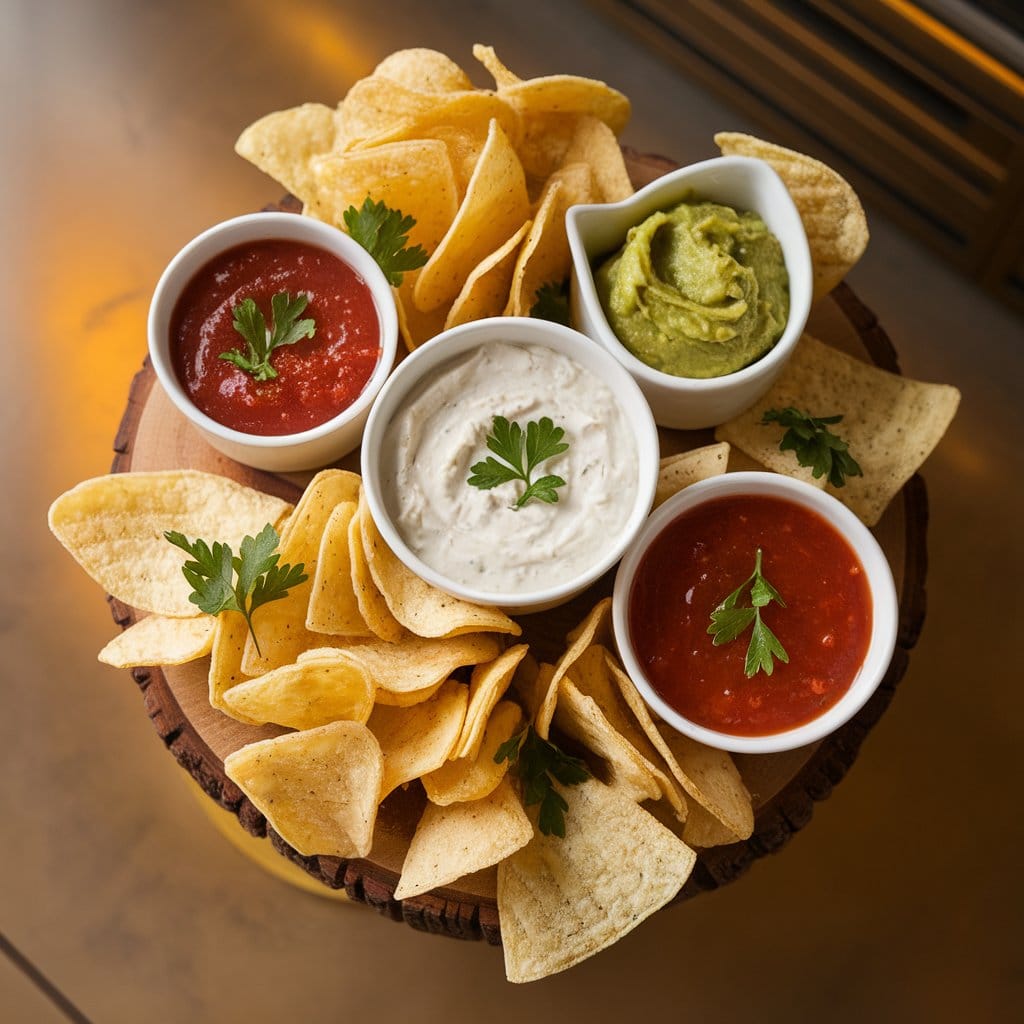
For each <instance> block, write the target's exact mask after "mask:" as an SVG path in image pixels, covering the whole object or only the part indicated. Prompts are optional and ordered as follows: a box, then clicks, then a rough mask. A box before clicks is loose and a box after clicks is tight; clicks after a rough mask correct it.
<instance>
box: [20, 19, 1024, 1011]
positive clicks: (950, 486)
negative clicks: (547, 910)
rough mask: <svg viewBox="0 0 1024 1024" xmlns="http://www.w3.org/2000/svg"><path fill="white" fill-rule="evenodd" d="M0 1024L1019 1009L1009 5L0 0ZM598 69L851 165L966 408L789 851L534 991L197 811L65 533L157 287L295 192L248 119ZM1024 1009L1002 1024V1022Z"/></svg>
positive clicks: (874, 285)
mask: <svg viewBox="0 0 1024 1024" xmlns="http://www.w3.org/2000/svg"><path fill="white" fill-rule="evenodd" d="M0 12H2V14H0V16H2V25H0V29H2V30H0V57H2V59H0V105H2V110H3V121H4V131H3V136H2V142H0V159H2V174H3V189H2V193H0V196H2V198H0V203H2V218H0V223H2V224H3V239H4V245H3V247H2V250H0V253H2V254H0V260H2V267H0V270H2V273H0V288H2V296H3V303H4V311H5V317H4V319H5V322H7V324H8V327H7V328H6V329H5V331H4V336H3V340H2V346H3V347H2V352H3V365H4V368H5V371H6V372H5V373H4V376H3V400H2V401H0V417H2V425H3V433H4V438H5V443H4V444H3V446H2V447H0V466H2V472H3V481H2V493H3V502H4V508H5V512H4V517H3V518H4V523H5V526H4V529H3V531H2V534H0V558H2V562H0V564H2V566H3V568H4V570H5V571H4V577H5V583H4V585H3V587H2V589H0V637H2V640H3V646H2V648H0V652H2V656H3V657H2V661H0V664H2V666H3V668H2V674H0V678H2V680H3V701H4V707H3V713H2V714H0V744H2V749H3V752H4V770H3V772H2V773H0V812H2V814H3V821H4V827H3V842H2V843H0V1019H2V1020H4V1021H12V1022H20V1021H61V1020H68V1019H70V1020H83V1019H85V1020H91V1021H102V1022H107V1021H137V1020H140V1019H146V1020H151V1021H160V1022H162V1021H179V1020H190V1021H205V1020H219V1021H226V1022H233V1021H245V1020H255V1021H259V1020H271V1019H278V1018H283V1019H289V1020H303V1021H330V1020H336V1019H349V1018H352V1017H355V1016H358V1017H359V1018H360V1019H362V1020H370V1021H390V1020H406V1019H412V1018H414V1017H415V1019H417V1020H418V1021H451V1020H455V1021H461V1020H466V1019H470V1018H473V1019H486V1020H489V1021H493V1022H504V1021H513V1020H519V1019H524V1018H532V1019H534V1020H543V1021H548V1020H551V1021H554V1020H563V1019H580V1018H583V1017H586V1018H587V1019H589V1020H593V1021H616V1020H619V1019H621V1018H628V1019H635V1018H637V1017H638V1016H639V1015H640V1014H652V1015H653V1014H668V1015H671V1016H672V1017H678V1018H686V1019H692V1020H701V1021H736V1020H748V1019H749V1020H754V1019H756V1020H758V1021H783V1020H785V1021H793V1020H798V1021H802V1020H819V1019H825V1018H827V1019H829V1020H831V1021H833V1022H845V1021H861V1020H881V1021H889V1020H891V1021H954V1020H964V1019H969V1020H971V1021H1002V1020H1009V1019H1012V1018H1013V1017H1014V1015H1015V1013H1016V1012H1019V1006H1020V1005H1021V999H1022V996H1024V991H1022V989H1024V986H1022V977H1024V969H1022V968H1024V965H1022V962H1021V942H1020V935H1021V924H1022V914H1021V911H1022V886H1021V883H1020V871H1019V866H1020V853H1019V851H1020V849H1021V839H1022V835H1021V828H1020V824H1019V822H1020V815H1019V803H1020V776H1021V771H1020V763H1019V751H1020V750H1021V749H1022V743H1021V741H1022V729H1021V713H1022V710H1024V701H1022V699H1021V671H1020V664H1021V659H1020V657H1019V655H1018V653H1017V646H1016V640H1015V634H1016V628H1017V627H1016V621H1015V620H1016V617H1017V615H1019V614H1020V613H1021V612H1022V611H1024V608H1022V603H1021V600H1020V588H1019V584H1018V580H1019V575H1020V573H1021V571H1022V570H1024V565H1022V558H1021V554H1022V544H1021V539H1020V523H1021V522H1022V521H1024V516H1022V512H1024V508H1022V501H1021V497H1022V491H1024V484H1022V479H1024V459H1022V457H1021V442H1022V440H1024V431H1022V429H1021V428H1022V426H1024V413H1022V403H1021V399H1020V391H1021V385H1022V383H1024V373H1022V369H1024V356H1022V352H1024V348H1022V344H1024V338H1022V332H1021V320H1020V316H1019V313H1018V312H1017V311H1018V310H1019V309H1020V308H1021V304H1022V282H1024V270H1022V241H1024V231H1022V227H1024V208H1022V202H1021V198H1022V193H1024V146H1022V134H1021V133H1022V124H1024V86H1022V79H1021V72H1022V70H1024V62H1022V57H1021V53H1022V42H1021V35H1020V31H1021V15H1020V8H1019V5H1018V4H1015V3H1012V2H1006V3H998V2H988V3H972V4H969V3H964V2H960V0H945V2H943V0H929V2H927V3H925V2H921V3H916V4H913V3H909V2H903V0H874V2H869V0H837V2H826V0H806V2H796V0H771V2H768V0H765V2H754V0H750V2H746V0H734V2H726V3H712V2H700V0H692V2H676V3H667V2H665V3H657V2H653V0H631V2H629V3H619V2H610V0H601V2H597V3H583V2H575V0H572V2H546V0H516V2H515V3H503V2H494V0H492V2H480V0H478V2H474V3H470V2H466V3H459V2H454V0H431V2H430V3H424V2H419V3H417V2H412V0H376V2H375V3H373V4H365V3H355V2H340V0H339V2H333V3H332V2H328V0H291V2H290V3H288V4H282V3H276V2H258V0H248V2H246V0H228V2H221V3H210V2H198V0H197V2H178V3H170V2H158V0H151V2H143V3H140V2H132V0H2V2H0ZM474 42H482V43H486V44H490V45H493V46H494V47H495V48H496V49H497V51H498V53H499V55H500V56H501V57H502V58H503V59H504V60H505V62H506V63H507V64H508V65H509V66H510V67H511V68H512V69H513V70H515V71H516V72H518V73H519V74H520V75H523V76H532V75H538V74H548V73H556V72H572V73H576V74H581V75H586V76H589V77H594V78H599V79H604V80H605V81H607V82H609V83H610V84H612V85H614V86H616V87H617V88H618V89H620V90H621V91H622V92H624V93H626V95H628V96H629V97H630V98H631V100H632V101H633V111H634V113H633V120H632V122H631V123H630V125H629V126H628V127H627V129H626V131H625V133H624V136H623V142H624V143H626V144H628V145H631V146H634V147H635V148H637V149H639V150H641V151H646V152H654V153H660V154H663V155H665V156H668V157H671V158H673V159H675V160H677V161H680V162H691V161H694V160H698V159H702V158H706V157H710V156H713V155H716V149H715V147H714V144H713V142H712V135H713V134H714V132H715V131H718V130H724V129H732V130H740V131H753V132H760V133H761V134H763V135H764V136H765V137H768V138H770V139H773V140H774V141H777V142H780V143H783V144H787V145H792V146H795V147H796V148H801V149H803V150H804V151H806V152H809V153H812V154H813V155H815V156H818V157H820V158H822V159H824V160H826V161H828V162H831V163H833V164H834V165H835V166H837V167H838V168H839V169H840V170H842V171H843V173H845V174H847V175H848V176H849V177H850V179H851V181H853V182H854V183H855V184H856V186H857V187H858V189H859V190H860V191H861V193H862V195H863V196H864V198H865V201H866V206H867V209H868V214H869V218H870V223H871V229H872V242H871V244H870V246H869V248H868V252H867V254H866V256H865V258H864V259H863V261H862V262H861V264H860V265H859V266H858V267H857V268H856V269H855V270H854V271H853V273H852V275H851V278H850V283H851V285H852V286H853V288H854V289H855V291H856V293H857V294H858V296H859V297H860V298H861V300H862V301H863V302H864V303H866V304H867V305H868V306H869V307H870V308H871V309H873V310H874V312H875V313H876V314H877V316H878V318H879V320H880V321H881V323H882V324H883V326H884V327H885V328H886V330H887V331H888V333H889V334H890V336H891V337H892V339H893V341H894V343H895V346H896V348H897V350H898V352H899V355H900V361H901V365H902V368H903V372H904V373H906V374H908V375H909V376H913V377H916V378H919V379H922V380H932V381H939V382H945V383H953V384H956V385H957V386H958V387H959V388H960V389H961V390H962V392H963V404H962V406H961V408H960V411H959V414H958V416H957V419H956V420H955V422H954V424H953V426H952V428H951V430H950V432H949V434H948V435H947V437H946V438H945V440H944V441H943V442H942V444H941V445H940V447H939V449H938V450H937V451H936V452H935V453H934V454H933V455H932V457H931V458H930V459H929V461H928V462H927V463H926V465H925V467H924V470H923V475H924V477H925V480H926V482H927V486H928V493H929V497H930V503H931V517H930V524H929V551H930V566H929V569H928V617H927V620H926V622H925V628H924V632H923V635H922V637H921V639H920V642H919V643H918V646H917V648H916V650H915V651H914V653H913V655H912V657H911V662H910V668H909V671H908V673H907V675H906V678H905V679H904V681H903V682H902V684H901V686H900V688H899V691H898V693H897V696H896V699H895V701H894V703H893V704H892V706H891V708H890V709H889V711H888V712H887V713H886V715H885V716H884V718H883V719H882V721H881V722H880V724H879V725H878V726H877V727H876V728H875V729H874V731H873V732H872V733H871V735H870V736H869V737H868V739H867V741H866V743H865V745H864V747H863V749H862V752H861V755H860V758H859V760H858V762H857V764H856V765H855V766H854V768H853V770H852V771H851V773H850V774H849V776H848V777H847V778H846V780H845V781H844V782H843V783H842V785H841V786H839V787H838V788H837V789H836V791H835V792H834V793H833V795H832V796H831V797H830V798H829V800H827V801H826V802H825V803H823V804H820V805H819V806H818V808H817V810H816V812H815V816H814V820H813V821H812V822H811V824H810V825H809V826H808V827H807V828H806V829H805V830H804V831H803V832H801V833H800V834H799V835H798V836H797V837H796V838H795V839H794V840H793V841H792V842H791V843H790V844H789V845H788V846H787V847H785V848H784V849H783V851H782V852H781V853H780V854H778V855H777V856H774V857H770V858H766V859H764V860H762V861H759V862H758V863H757V864H755V866H754V867H753V869H752V870H751V871H750V872H749V873H748V874H747V875H746V876H745V877H744V878H742V879H741V880H740V881H738V882H737V883H735V884H733V885H731V886H728V887H727V888H724V889H722V890H720V891H718V892H715V893H711V894H705V895H702V896H700V897H699V898H697V899H696V900H694V901H692V902H690V903H687V904H684V905H681V906H678V907H673V908H670V909H668V910H666V911H664V912H662V913H660V914H657V915H655V917H653V918H652V919H650V920H649V921H648V922H646V923H645V924H644V925H643V926H642V927H640V928H639V929H638V930H636V931H635V932H633V933H632V934H630V935H629V936H627V937H626V938H625V939H623V940H622V941H621V942H619V943H618V944H617V945H616V946H615V947H614V948H612V949H611V950H608V951H606V952H605V953H602V954H600V955H598V956H597V957H594V958H593V959H591V960H590V961H588V962H586V963H585V964H583V965H581V966H580V967H577V968H575V969H573V970H572V971H570V972H569V973H567V974H564V975H560V976H557V977H554V978H551V979H548V980H546V981H544V982H540V983H536V984H534V985H532V986H528V987H525V988H516V987H513V986H510V985H508V984H506V982H505V981H504V971H503V965H502V961H501V953H500V951H498V950H496V949H493V948H489V947H486V946H484V945H482V944H468V943H459V942H456V941H452V940H446V939H442V938H439V937H435V936H430V935H424V934H420V933H417V932H414V931H412V930H411V929H409V928H407V927H405V926H402V925H398V924H394V923H392V922H390V921H387V920H384V919H382V918H378V917H376V916H375V915H374V914H373V913H372V912H370V911H368V910H366V909H364V908H360V907H352V906H345V905H341V904H338V903H334V902H331V901H329V900H327V899H323V898H321V897H319V896H316V895H311V894H307V893H305V892H302V891H299V890H298V889H296V888H294V887H292V886H290V885H288V884H286V883H284V882H282V881H279V880H278V879H276V878H274V877H272V876H271V875H270V874H268V873H267V872H265V871H263V870H262V869H261V868H259V867H258V866H256V865H255V864H254V863H253V862H252V861H251V860H250V859H249V858H247V857H244V856H243V855H242V854H240V853H239V852H238V851H237V850H236V849H235V848H234V847H233V846H232V845H231V844H229V843H228V842H226V841H225V840H224V838H223V837H222V836H221V835H220V834H219V833H218V832H217V831H215V830H214V829H213V828H211V827H210V825H209V823H208V820H207V817H206V815H205V814H204V812H203V810H202V809H201V807H200V806H199V804H198V803H197V801H196V799H195V798H194V795H193V793H192V792H191V789H190V787H191V783H190V782H189V780H188V778H187V777H186V776H185V774H184V773H183V772H182V771H181V770H180V769H179V768H178V767H177V766H176V765H175V763H174V761H173V759H172V758H171V757H170V755H169V754H168V753H167V752H166V750H165V749H164V748H163V746H162V744H161V743H160V741H159V740H158V738H157V736H156V734H155V733H154V731H153V729H152V727H151V725H150V723H149V722H147V720H146V714H145V710H144V708H143V705H142V701H141V699H140V697H139V694H138V692H137V690H136V688H135V686H134V684H133V682H132V680H131V677H130V675H129V674H128V673H127V672H123V671H117V670H114V669H110V668H107V667H105V666H101V665H99V664H98V663H97V662H96V652H97V651H98V650H99V649H100V647H102V646H103V644H104V643H105V642H106V641H107V640H108V639H110V638H111V637H112V636H113V634H114V632H115V626H114V624H113V622H112V621H111V618H110V615H109V612H108V609H107V606H106V604H105V602H104V600H103V597H102V595H101V594H100V593H99V592H98V590H97V588H96V587H95V585H94V584H92V583H91V582H90V581H89V580H88V579H86V578H85V577H84V575H83V574H82V573H81V572H80V571H79V570H78V569H77V567H76V566H75V565H74V564H73V563H72V561H71V560H70V558H69V557H68V556H67V555H66V554H65V552H64V551H63V550H62V549H61V548H60V547H59V545H58V544H57V543H56V542H55V541H54V540H53V539H52V538H51V537H50V535H49V533H48V532H47V530H46V525H45V513H46V508H47V506H48V505H49V503H50V501H51V500H52V499H53V498H54V497H55V496H56V495H57V494H59V493H60V492H62V491H63V490H66V489H67V488H69V487H70V486H72V485H73V484H75V483H76V482H78V481H79V480H81V479H84V478H86V477H90V476H95V475H98V474H101V473H104V472H106V471H107V469H108V468H109V465H110V461H111V456H112V453H111V443H112V441H113V438H114V435H115V432H116V430H117V426H118V423H119V421H120V418H121V414H122V412H123V410H124V408H125V405H126V400H127V395H128V388H129V384H130V382H131V379H132V376H133V375H134V373H135V372H136V370H137V369H138V368H139V366H140V365H141V363H142V360H143V357H144V355H145V348H146V341H145V317H146V310H147V306H148V302H149V296H150V293H151V291H152V288H153V286H154V284H155V282H156V279H157V277H158V276H159V274H160V272H161V270H162V269H163V266H164V265H165V263H166V262H167V261H168V260H169V259H170V257H171V256H172V255H173V254H174V253H175V252H176V251H177V250H178V248H180V246H181V245H182V244H183V243H184V242H186V241H187V240H188V239H189V238H191V237H192V236H193V235H195V234H196V233H197V232H198V231H200V230H201V229H202V228H204V227H206V226H208V225H210V224H212V223H214V222H216V221H218V220H221V219H224V218H226V217H229V216H232V215H235V214H239V213H243V212H248V211H251V210H254V209H258V208H259V207H260V206H262V205H263V204H265V203H267V202H269V201H272V200H275V199H276V198H278V193H279V188H278V186H276V185H275V184H274V183H273V182H272V181H270V180H269V179H267V178H265V177H263V176H262V175H261V174H260V173H259V172H258V171H256V170H255V169H254V168H252V167H251V166H249V165H248V164H247V163H245V162H243V161H242V160H240V159H239V158H238V157H236V156H235V155H234V153H233V148H232V147H233V144H234V140H235V138H236V137H237V135H238V133H239V132H240V131H241V129H242V128H243V127H245V126H246V125H247V124H249V123H250V122H251V121H253V120H255V119H256V118H258V117H259V116H261V115H262V114H264V113H267V112H269V111H271V110H276V109H281V108H285V107H289V106H293V105H295V104H298V103H301V102H304V101H307V100H317V101H320V102H325V103H335V102H336V101H337V100H338V99H340V98H341V97H342V96H343V95H344V93H345V91H346V90H347V88H348V87H349V86H350V85H351V84H352V83H353V82H354V81H355V80H356V79H358V78H360V77H362V76H363V75H365V74H367V73H369V72H370V71H371V70H372V68H373V67H374V65H375V64H376V63H377V62H378V61H379V60H380V59H381V58H383V57H384V56H385V55H386V54H388V53H390V52H392V51H393V50H396V49H400V48H403V47H408V46H428V47H433V48H436V49H439V50H443V51H444V52H446V53H448V54H449V55H450V56H452V57H453V58H454V59H456V60H457V61H459V62H460V63H461V64H463V66H464V67H466V69H467V70H468V71H469V73H470V75H471V77H473V78H474V80H475V81H477V83H478V84H480V85H485V84H487V81H488V80H487V77H486V75H485V74H484V73H483V72H482V69H481V70H479V71H478V70H477V69H476V68H475V66H474V62H473V61H472V57H471V53H470V51H471V47H472V44H473V43H474ZM1014 1006H1017V1007H1018V1011H1013V1007H1014Z"/></svg>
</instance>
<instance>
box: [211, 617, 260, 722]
mask: <svg viewBox="0 0 1024 1024" xmlns="http://www.w3.org/2000/svg"><path fill="white" fill-rule="evenodd" d="M248 639H249V626H248V624H247V623H246V621H245V618H244V617H243V616H242V615H239V613H238V612H221V613H220V614H219V615H218V616H217V628H216V630H215V631H214V634H213V649H212V650H211V652H210V676H209V683H210V706H211V707H215V708H217V709H218V710H219V711H223V712H224V713H225V714H226V715H230V716H231V717H232V718H238V720H239V721H240V722H245V723H246V724H247V725H258V724H259V723H258V722H254V721H252V720H251V719H249V718H239V716H238V715H237V714H235V713H234V712H233V711H231V710H230V709H229V708H228V706H227V705H226V704H225V703H224V694H225V692H226V691H228V690H230V689H231V687H233V686H237V685H238V684H239V683H243V682H245V680H246V679H248V678H249V676H247V675H246V674H245V673H244V672H243V671H242V654H243V653H244V652H245V642H246V640H248Z"/></svg>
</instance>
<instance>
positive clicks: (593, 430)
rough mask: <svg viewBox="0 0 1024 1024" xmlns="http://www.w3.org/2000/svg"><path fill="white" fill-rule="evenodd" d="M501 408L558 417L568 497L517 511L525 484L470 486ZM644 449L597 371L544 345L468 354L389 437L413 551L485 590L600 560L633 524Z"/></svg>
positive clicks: (423, 391)
mask: <svg viewBox="0 0 1024 1024" xmlns="http://www.w3.org/2000/svg"><path fill="white" fill-rule="evenodd" d="M496 415H500V416H504V417H506V418H507V419H508V420H511V421H519V422H521V423H525V422H527V421H529V420H537V419H539V418H540V417H541V416H545V415H551V416H553V417H554V418H555V419H557V421H558V424H559V425H560V426H561V427H563V428H564V430H565V436H566V438H571V439H572V444H571V445H570V446H569V448H568V449H567V450H566V451H564V452H561V453H559V454H558V455H556V456H554V457H553V458H551V459H550V460H548V461H547V462H546V463H545V464H544V472H546V473H547V472H550V473H554V474H557V475H558V476H559V477H561V478H563V479H564V480H565V481H566V482H567V486H566V487H565V488H564V489H563V490H562V491H560V498H559V501H558V502H557V503H555V504H548V503H546V502H543V501H532V502H530V503H529V504H527V505H524V506H523V507H521V508H519V509H518V510H516V511H513V510H512V509H511V508H510V506H512V505H514V504H515V503H516V500H517V498H518V497H519V492H520V491H521V490H522V486H521V483H519V482H517V481H510V482H508V483H504V484H501V485H500V486H496V487H493V488H491V489H488V490H481V489H479V488H477V487H469V486H467V484H466V480H467V478H468V477H469V475H470V467H471V466H472V464H473V463H475V462H476V461H477V460H478V459H479V458H480V455H481V453H482V452H485V451H486V450H487V448H486V439H487V436H488V434H489V433H490V431H491V429H492V425H493V421H494V417H495V416H496ZM636 462H637V451H636V444H635V441H634V438H633V433H632V430H631V428H630V425H629V423H628V421H627V420H626V417H625V414H624V413H623V411H622V409H621V407H620V406H619V403H618V401H617V400H616V399H615V396H614V395H613V394H612V392H611V390H610V389H609V388H608V387H607V386H606V385H605V384H604V383H603V382H602V381H601V380H600V379H599V378H598V377H597V376H596V375H595V374H593V373H591V372H590V371H589V370H587V369H585V368H584V367H583V366H581V365H579V364H578V363H577V362H575V361H574V360H572V359H570V358H569V357H568V356H564V355H562V354H560V353H558V352H555V351H553V350H551V349H549V348H546V347H544V346H541V345H512V344H506V343H503V342H492V343H489V344H485V345H482V346H480V347H479V348H478V349H475V350H473V351H472V352H469V353H466V354H464V355H461V356H457V357H455V358H454V359H452V361H451V362H449V363H446V364H444V365H443V366H441V367H439V368H438V369H437V370H436V371H434V373H432V374H431V375H430V376H428V377H427V378H426V379H425V380H424V381H423V382H422V383H421V384H420V385H419V387H418V388H417V389H416V390H414V391H413V393H412V394H411V395H409V397H408V398H407V399H406V400H405V402H404V403H403V406H402V409H401V411H400V412H399V413H397V414H396V416H395V418H394V419H393V420H392V421H391V423H390V424H389V426H388V429H387V432H386V434H385V438H384V443H383V449H382V458H381V491H382V494H383V497H384V502H385V504H386V506H387V509H388V512H389V513H390V515H391V518H392V520H393V522H394V524H395V527H396V529H397V530H398V532H399V533H400V534H401V535H402V537H403V539H404V540H405V542H406V544H408V545H409V547H410V549H411V550H412V551H413V552H414V553H415V554H416V555H417V556H418V557H419V558H421V559H422V560H423V561H424V562H425V563H426V564H427V565H429V566H430V567H431V568H433V569H435V570H436V571H437V572H440V573H443V574H444V575H445V576H447V577H448V578H450V579H452V580H454V581H456V582H459V583H463V584H466V585H469V586H473V587H477V588H479V589H480V590H484V591H492V592H512V593H528V592H534V591H537V590H541V589H544V588H547V587H551V586H556V585H558V584H560V583H564V582H565V581H567V580H569V579H571V578H573V577H574V576H576V575H578V574H579V573H581V572H583V571H585V570H586V569H587V568H589V567H590V566H592V565H593V564H594V563H595V562H597V561H599V560H600V559H601V557H602V555H603V554H604V552H605V551H607V550H608V549H609V548H610V547H611V546H612V545H613V544H614V543H615V541H616V540H617V538H618V537H619V535H620V531H621V530H622V529H623V527H624V526H625V525H626V522H627V520H628V519H629V515H630V512H631V510H632V508H633V503H634V500H635V495H636V487H637V469H636Z"/></svg>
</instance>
